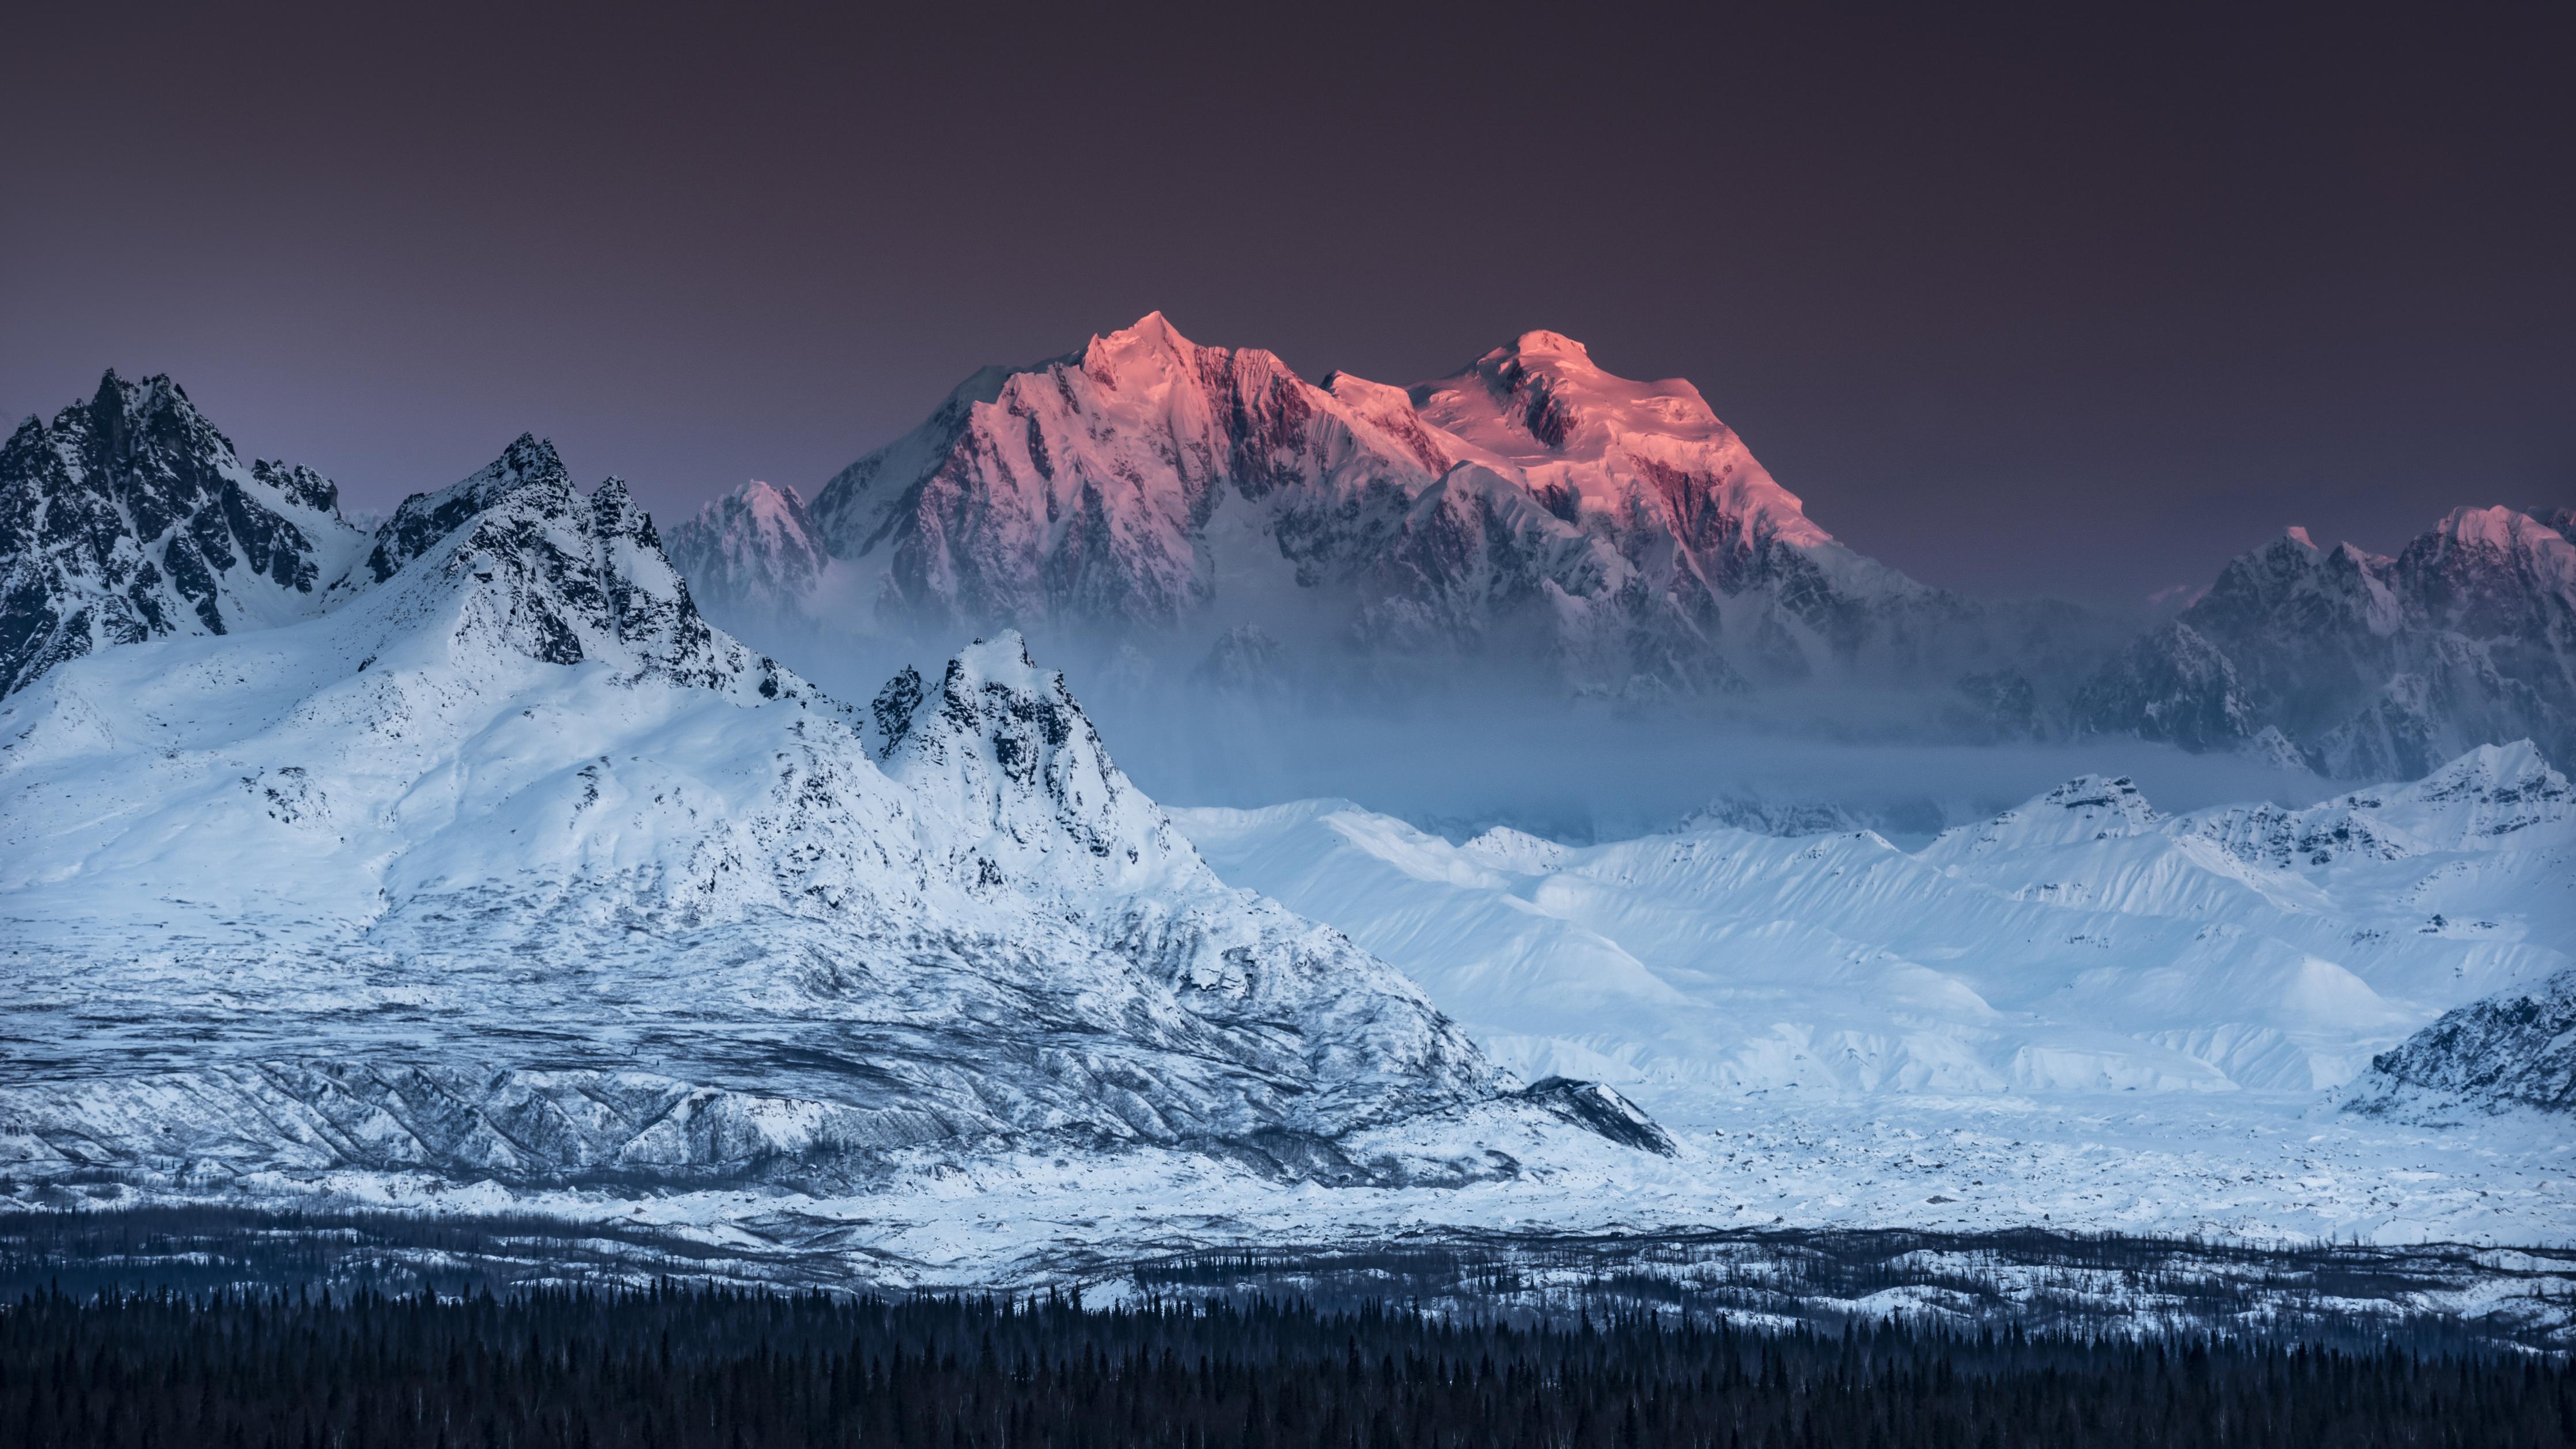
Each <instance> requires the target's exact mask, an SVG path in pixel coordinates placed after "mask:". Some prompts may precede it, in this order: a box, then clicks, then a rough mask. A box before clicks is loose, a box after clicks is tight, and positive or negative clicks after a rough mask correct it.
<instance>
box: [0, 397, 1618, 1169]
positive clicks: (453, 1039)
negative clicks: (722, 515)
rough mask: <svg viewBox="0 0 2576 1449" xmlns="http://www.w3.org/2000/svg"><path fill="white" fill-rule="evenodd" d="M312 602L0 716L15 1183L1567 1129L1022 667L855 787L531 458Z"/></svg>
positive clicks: (665, 568) (625, 509) (1318, 1155)
mask: <svg viewBox="0 0 2576 1449" xmlns="http://www.w3.org/2000/svg"><path fill="white" fill-rule="evenodd" d="M335 592H336V593H337V595H338V596H339V597H340V598H342V599H343V600H344V602H340V603H338V604H337V606H336V607H334V608H333V609H332V610H331V611H330V612H328V613H326V614H324V615H322V616H321V617H319V618H317V619H313V620H310V621H307V622H303V623H298V624H292V625H286V626H281V627H276V628H271V629H268V630H265V631H261V632H256V633H248V634H233V635H227V636H222V637H203V638H174V639H169V640H163V641H159V642H154V643H145V644H136V645H131V646H128V647H122V648H116V649H110V650H104V651H101V652H99V653H97V654H96V655H94V656H91V657H89V658H85V659H79V660H75V661H72V662H69V663H67V664H63V665H60V666H57V667H56V668H54V669H53V670H51V671H50V672H48V673H47V674H45V675H44V676H43V677H41V678H40V679H39V680H37V682H36V683H35V684H34V685H33V686H31V687H29V688H27V689H25V690H22V691H20V692H19V693H18V694H17V695H15V696H13V697H12V698H11V699H10V700H9V701H8V702H7V704H6V706H5V708H0V940H5V942H6V947H5V949H6V952H7V969H6V971H5V973H0V1015H5V1018H6V1019H7V1020H8V1021H9V1023H10V1030H11V1036H12V1049H11V1051H10V1052H9V1053H8V1055H7V1056H6V1058H5V1061H0V1156H5V1157H6V1158H7V1159H8V1161H9V1163H10V1165H11V1169H12V1171H14V1172H19V1173H37V1174H43V1173H49V1172H51V1173H60V1172H69V1171H78V1170H89V1169H103V1170H110V1171H114V1172H117V1173H121V1174H128V1175H135V1174H140V1175H143V1176H144V1177H147V1178H150V1179H153V1180H158V1181H165V1182H213V1183H218V1184H220V1183H222V1182H225V1181H233V1182H238V1183H244V1184H251V1185H255V1184H257V1183H259V1182H262V1181H273V1180H277V1179H276V1178H275V1177H274V1176H272V1177H265V1178H264V1177H262V1176H260V1175H261V1174H271V1175H277V1174H283V1175H284V1178H286V1179H292V1180H307V1179H312V1178H314V1177H315V1175H317V1174H323V1175H328V1174H334V1173H338V1174H347V1173H351V1172H356V1173H362V1174H363V1173H370V1172H372V1173H383V1172H399V1171H408V1170H417V1171H421V1172H427V1173H431V1174H435V1175H441V1176H447V1177H458V1176H463V1177H469V1178H471V1177H490V1178H497V1179H499V1180H501V1181H504V1182H514V1183H520V1184H528V1183H539V1182H548V1181H567V1180H571V1181H585V1180H586V1181H594V1182H596V1181H609V1182H627V1183H630V1184H649V1183H684V1182H698V1183H705V1182H737V1181H773V1182H775V1181H787V1182H796V1183H803V1184H807V1185H815V1184H837V1185H849V1184H854V1183H859V1182H867V1181H876V1180H881V1179H882V1178H884V1177H885V1176H886V1175H887V1174H889V1173H893V1172H897V1171H899V1170H902V1169H905V1168H907V1167H908V1168H912V1169H928V1168H932V1167H936V1166H938V1165H940V1164H952V1165H953V1164H955V1163H957V1162H960V1161H964V1160H968V1159H972V1158H990V1157H991V1156H993V1155H994V1154H997V1153H999V1154H1008V1153H1024V1154H1025V1153H1036V1154H1050V1153H1061V1152H1081V1151H1104V1150H1113V1149H1121V1148H1134V1147H1151V1148H1157V1149H1161V1150H1165V1151H1169V1152H1178V1153H1185V1154H1191V1155H1194V1156H1197V1157H1201V1158H1212V1159H1214V1160H1216V1161H1217V1162H1219V1163H1224V1164H1233V1165H1235V1167H1236V1168H1237V1169H1239V1170H1247V1171H1250V1172H1253V1173H1254V1174H1256V1175H1268V1176H1286V1177H1297V1178H1310V1179H1321V1180H1324V1181H1335V1182H1341V1181H1379V1182H1394V1181H1435V1182H1437V1181H1457V1180H1464V1179H1469V1178H1475V1177H1480V1176H1492V1175H1494V1174H1497V1173H1510V1172H1517V1171H1520V1170H1521V1166H1520V1164H1522V1163H1524V1162H1530V1163H1540V1162H1544V1161H1545V1159H1546V1157H1547V1154H1548V1153H1549V1151H1551V1150H1552V1149H1551V1148H1550V1147H1549V1144H1550V1143H1551V1142H1555V1143H1559V1144H1562V1143H1563V1142H1564V1141H1565V1140H1566V1139H1567V1137H1568V1134H1572V1135H1573V1136H1574V1137H1579V1138H1582V1139H1583V1140H1584V1141H1586V1142H1589V1143H1594V1144H1605V1145H1606V1139H1605V1138H1604V1137H1603V1136H1602V1135H1601V1128H1600V1124H1597V1123H1591V1124H1587V1123H1585V1122H1583V1121H1582V1118H1581V1114H1580V1113H1579V1112H1577V1111H1575V1110H1574V1109H1575V1105H1577V1104H1572V1103H1569V1102H1565V1101H1559V1100H1556V1099H1555V1098H1553V1097H1548V1096H1546V1095H1544V1094H1521V1093H1519V1092H1517V1091H1516V1089H1515V1084H1514V1083H1512V1082H1510V1081H1509V1080H1508V1079H1507V1078H1505V1077H1504V1076H1503V1075H1502V1074H1500V1073H1499V1072H1497V1071H1496V1070H1495V1069H1494V1068H1493V1067H1492V1066H1491V1065H1490V1064H1489V1063H1488V1062H1487V1060H1486V1059H1485V1057H1484V1056H1483V1055H1482V1053H1480V1052H1479V1051H1478V1050H1477V1049H1476V1048H1475V1047H1474V1046H1473V1045H1472V1044H1471V1043H1470V1042H1469V1041H1468V1040H1467V1039H1466V1038H1465V1037H1464V1036H1463V1035H1461V1034H1460V1033H1459V1032H1458V1031H1457V1030H1456V1029H1455V1028H1454V1027H1453V1026H1451V1025H1450V1024H1449V1022H1448V1021H1447V1020H1446V1019H1444V1018H1443V1017H1442V1016H1441V1015H1440V1014H1439V1013H1438V1012H1437V1011H1435V1010H1434V1009H1433V1008H1432V1006H1431V1005H1430V1003H1429V1002H1428V1001H1427V1000H1426V999H1425V998H1424V997H1423V995H1422V993H1421V991H1420V990H1419V989H1418V988H1417V987H1415V986H1414V985H1413V984H1412V983H1410V982H1409V981H1407V980H1406V979H1405V978H1404V977H1403V976H1401V975H1400V974H1399V973H1397V972H1396V971H1395V970H1394V969H1393V968H1391V967H1389V966H1387V965H1386V964H1384V963H1383V962H1380V961H1377V960H1375V959H1374V958H1372V957H1370V956H1368V955H1367V954H1366V953H1364V952H1363V951H1361V950H1359V949H1358V948H1356V947H1354V946H1352V945H1351V944H1350V943H1349V942H1348V941H1347V940H1345V939H1344V938H1342V937H1341V936H1340V935H1338V934H1337V933H1335V932H1332V931H1330V930H1328V929H1325V928H1321V927H1318V926H1315V925H1313V924H1311V923H1309V922H1306V921H1304V920H1301V919H1299V918H1297V917H1295V916H1292V915H1290V914H1288V913H1287V912H1286V911H1284V910H1281V909H1280V908H1278V907H1277V906H1275V905H1272V904H1270V903H1268V902H1265V901H1262V900H1259V899H1257V898H1254V897H1251V896H1249V895H1247V894H1244V893H1242V892H1239V891H1236V890H1234V889H1231V888H1229V887H1227V886H1225V885H1224V884H1222V883H1221V882H1219V881H1218V880H1217V878H1216V877H1215V876H1214V875H1213V874H1212V873H1211V872H1210V871H1209V870H1208V869H1207V867H1206V866H1205V865H1204V864H1203V863H1202V862H1201V861H1200V860H1199V859H1198V857H1197V855H1196V854H1195V852H1194V851H1193V850H1192V849H1191V847H1190V845H1189V844H1188V842H1187V841H1186V840H1184V839H1182V838H1181V837H1180V836H1178V835H1177V834H1176V833H1174V832H1173V831H1172V830H1171V828H1170V827H1169V825H1168V823H1167V822H1165V821H1164V819H1163V817H1162V816H1161V814H1160V812H1159V811H1158V810H1157V808H1156V807H1155V806H1154V804H1153V802H1151V801H1150V800H1147V799H1146V798H1145V797H1144V796H1143V795H1141V794H1140V793H1138V792H1137V791H1136V790H1135V789H1134V787H1133V786H1132V785H1131V784H1129V783H1128V782H1127V781H1126V779H1125V777H1124V776H1123V775H1122V774H1121V773H1120V772H1119V771H1118V770H1117V768H1116V767H1115V765H1114V764H1112V763H1111V761H1110V760H1109V757H1108V755H1107V753H1106V751H1105V750H1103V749H1102V748H1101V746H1100V742H1099V740H1098V738H1097V736H1096V735H1095V734H1094V732H1093V730H1092V728H1091V725H1090V723H1089V721H1088V720H1087V719H1086V718H1084V716H1083V715H1082V713H1081V711H1080V709H1079V707H1078V706H1076V705H1075V704H1074V702H1073V700H1072V699H1071V697H1070V696H1069V695H1068V694H1067V693H1066V692H1065V691H1064V689H1063V685H1062V681H1061V680H1060V679H1058V678H1056V677H1054V676H1052V675H1049V674H1045V673H1042V672H1040V671H1038V670H1036V669H1035V667H1034V666H1033V665H1031V664H1030V663H1029V661H1028V659H1027V656H1026V653H1025V651H1024V648H1023V646H1022V645H1021V643H1020V641H1019V640H1018V639H1017V638H1016V637H1004V638H1000V639H997V640H995V641H993V642H992V643H989V644H980V645H978V646H976V647H974V648H972V649H969V650H968V651H967V652H966V653H965V654H963V655H961V656H960V657H959V659H958V660H957V661H956V662H955V663H954V664H953V665H952V666H951V667H950V669H949V671H948V675H947V678H946V680H945V681H944V682H943V685H942V688H941V689H940V690H939V691H938V692H937V693H936V694H933V695H929V696H928V697H918V696H919V692H918V691H916V699H915V707H913V708H910V709H896V708H893V707H891V706H890V705H889V704H888V702H887V701H880V708H879V710H878V712H877V714H876V716H875V722H876V723H877V724H878V725H879V726H880V727H882V728H885V729H886V730H887V732H888V733H889V735H890V736H891V748H890V750H889V753H888V755H887V764H888V766H889V768H891V769H892V771H893V772H894V777H893V778H890V777H889V776H888V774H887V773H885V772H884V771H882V770H880V769H879V767H878V762H877V761H876V760H875V759H873V758H871V756H870V753H869V751H868V748H867V745H866V740H865V737H864V728H865V727H864V726H863V722H862V719H861V716H860V715H859V713H858V712H857V711H853V710H847V709H844V708H843V707H842V706H840V705H838V704H836V703H834V702H832V701H830V700H828V699H826V698H824V697H822V696H820V695H819V694H817V693H816V692H815V691H814V690H813V689H812V687H811V686H810V685H808V684H806V683H805V682H804V681H802V680H800V679H798V678H797V677H796V676H794V675H792V674H790V673H788V672H787V671H785V670H783V669H781V668H779V667H778V666H777V665H775V664H774V663H772V662H771V661H770V660H768V659H765V658H762V657H759V656H757V655H754V654H752V653H750V652H749V651H747V650H745V649H744V648H743V647H742V646H741V645H739V644H737V643H736V642H734V641H733V640H732V639H731V638H729V637H727V636H726V635H724V634H723V633H721V632H719V631H717V630H714V629H712V628H711V627H709V626H708V625H707V623H706V622H705V621H704V620H703V619H702V618H700V617H699V615H698V612H697V610H696V607H695V605H694V603H693V602H692V600H691V598H690V595H689V592H688V590H687V587H686V586H685V585H684V584H683V583H682V581H681V580H680V578H679V576H678V574H677V573H676V572H675V571H674V570H673V569H672V568H671V566H670V564H669V562H668V561H667V560H666V559H665V558H664V556H663V553H662V550H661V547H660V544H659V542H658V540H657V538H656V536H655V532H654V530H653V527H652V524H651V522H650V520H649V519H647V518H646V517H645V516H644V515H643V514H642V513H641V512H640V511H638V510H637V509H636V508H635V507H634V505H633V503H632V501H631V500H630V499H629V498H628V496H627V494H626V490H625V488H624V487H623V485H621V484H618V483H617V482H615V481H614V480H612V481H610V482H609V483H607V484H604V485H602V486H601V487H600V488H599V489H598V490H597V491H596V492H595V493H593V494H591V495H590V496H588V497H586V498H585V497H583V496H582V495H581V494H579V493H578V492H576V491H575V490H574V489H573V488H572V487H571V485H570V483H569V481H568V478H567V476H566V474H565V471H564V469H563V466H562V464H561V461H560V459H558V458H557V457H556V456H555V454H554V450H553V449H552V447H551V446H549V445H547V444H545V443H542V442H539V441H536V440H534V439H528V438H522V439H521V440H520V441H519V442H517V443H515V444H513V445H512V447H511V448H510V449H509V450H508V452H506V453H505V454H504V455H503V457H502V458H501V459H500V460H498V461H497V462H495V464H494V465H493V466H492V467H490V468H487V469H485V470H484V471H483V472H481V473H478V474H477V475H475V477H473V478H471V479H468V480H466V482H464V483H462V484H459V485H457V487H455V488H453V489H449V490H446V491H445V492H442V493H438V494H430V495H424V496H422V497H419V498H415V499H413V500H411V501H410V502H408V503H406V504H405V505H404V506H403V508H402V509H401V510H399V511H398V512H397V513H396V514H395V516H394V517H393V518H392V519H390V520H388V521H387V523H386V524H385V526H384V527H383V528H382V529H380V530H379V531H378V533H377V536H376V540H375V546H374V549H373V551H372V552H371V553H370V554H369V555H368V556H367V558H366V559H364V560H363V561H359V562H358V563H357V564H356V565H355V567H354V568H353V570H352V571H351V573H350V575H349V576H348V579H347V580H346V581H345V583H344V584H343V585H342V586H341V587H340V589H338V590H337V591H335ZM894 694H895V692H894V691H890V692H889V699H891V698H892V697H893V696H894ZM1559 1095H1562V1094H1559ZM1581 1150H1587V1151H1588V1150H1593V1149H1591V1148H1584V1149H1581Z"/></svg>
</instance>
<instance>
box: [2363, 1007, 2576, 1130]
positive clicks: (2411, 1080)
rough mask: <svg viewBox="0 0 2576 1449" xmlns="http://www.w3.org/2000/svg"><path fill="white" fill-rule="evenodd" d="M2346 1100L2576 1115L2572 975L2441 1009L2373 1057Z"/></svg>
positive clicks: (2452, 1112)
mask: <svg viewBox="0 0 2576 1449" xmlns="http://www.w3.org/2000/svg"><path fill="white" fill-rule="evenodd" d="M2344 1100H2345V1105H2346V1106H2347V1107H2349V1108H2350V1109H2351V1110H2353V1111H2356V1112H2363V1113H2367V1114H2369V1115H2372V1116H2380V1117H2400V1118H2413V1119H2422V1120H2434V1119H2440V1118H2444V1117H2456V1116H2458V1115H2460V1114H2461V1113H2464V1112H2505V1111H2512V1110H2516V1109H2520V1110H2525V1111H2537V1112H2558V1113H2576V971H2562V972H2560V973H2558V974H2557V975H2555V976H2552V977H2550V978H2549V979H2548V980H2546V981H2543V982H2540V983H2539V984H2538V985H2537V986H2534V987H2532V988H2531V989H2529V990H2525V991H2508V992H2505V993H2503V994H2502V995H2499V996H2492V997H2489V998H2487V999H2486V1000H2483V1001H2474V1002H2471V1003H2469V1004H2468V1005H2466V1006H2463V1007H2459V1008H2457V1009H2455V1010H2452V1011H2448V1012H2445V1013H2443V1015H2442V1019H2441V1020H2439V1021H2436V1022H2434V1023H2433V1024H2432V1025H2431V1026H2428V1027H2426V1028H2424V1029H2423V1030H2422V1031H2419V1032H2417V1033H2415V1035H2413V1036H2411V1037H2408V1038H2407V1039H2406V1041H2405V1043H2404V1044H2403V1045H2401V1046H2399V1047H2398V1048H2397V1049H2395V1050H2394V1051H2387V1052H2382V1053H2380V1054H2379V1055H2378V1056H2376V1057H2373V1058H2371V1062H2370V1070H2369V1071H2367V1072H2364V1073H2363V1074H2362V1076H2361V1078H2360V1080H2358V1081H2356V1082H2354V1083H2353V1085H2352V1088H2351V1090H2350V1091H2349V1092H2348V1093H2347V1095H2346V1097H2345V1099H2344Z"/></svg>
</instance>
